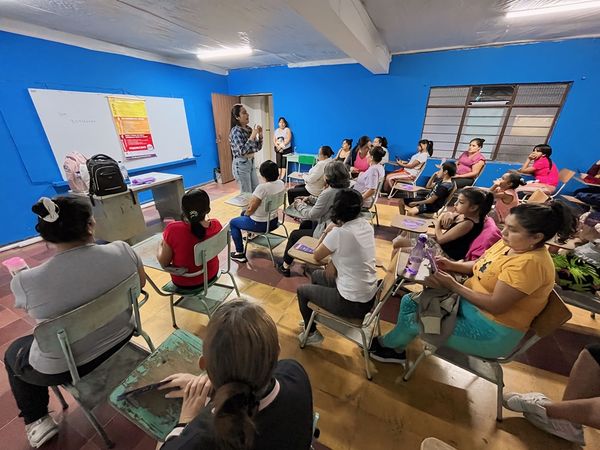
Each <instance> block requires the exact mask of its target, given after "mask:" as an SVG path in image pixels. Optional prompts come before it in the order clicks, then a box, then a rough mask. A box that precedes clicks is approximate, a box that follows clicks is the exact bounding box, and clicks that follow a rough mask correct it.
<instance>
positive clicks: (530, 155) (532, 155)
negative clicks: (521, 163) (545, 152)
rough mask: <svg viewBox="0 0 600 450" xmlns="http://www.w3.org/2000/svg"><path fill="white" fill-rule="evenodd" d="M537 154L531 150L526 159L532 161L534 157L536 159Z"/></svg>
mask: <svg viewBox="0 0 600 450" xmlns="http://www.w3.org/2000/svg"><path fill="white" fill-rule="evenodd" d="M536 157H537V155H536V153H535V152H531V153H530V154H529V155H528V156H527V159H529V160H530V161H533V160H534V159H536Z"/></svg>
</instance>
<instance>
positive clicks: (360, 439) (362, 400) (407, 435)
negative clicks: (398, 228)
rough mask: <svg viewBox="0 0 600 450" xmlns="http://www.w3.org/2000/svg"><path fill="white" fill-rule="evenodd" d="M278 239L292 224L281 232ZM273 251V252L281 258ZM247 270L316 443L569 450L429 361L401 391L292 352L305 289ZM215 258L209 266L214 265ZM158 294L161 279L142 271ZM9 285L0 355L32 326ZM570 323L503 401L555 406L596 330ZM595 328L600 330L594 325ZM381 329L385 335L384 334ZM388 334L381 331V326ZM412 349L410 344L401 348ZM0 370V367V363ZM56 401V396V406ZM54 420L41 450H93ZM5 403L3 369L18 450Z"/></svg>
mask: <svg viewBox="0 0 600 450" xmlns="http://www.w3.org/2000/svg"><path fill="white" fill-rule="evenodd" d="M206 190H207V191H208V192H209V194H210V196H211V199H212V201H213V204H212V213H211V215H212V216H213V217H218V218H219V219H221V221H222V222H225V221H227V220H228V219H229V218H231V217H233V216H235V215H237V214H239V209H238V208H235V207H233V206H230V205H227V204H225V203H224V201H223V200H224V199H226V198H229V197H231V196H233V195H234V194H235V192H236V191H237V189H236V187H235V185H234V183H229V184H227V185H216V184H211V185H208V186H207V187H206ZM392 205H393V200H387V199H382V200H381V202H380V208H379V210H380V215H381V224H382V226H381V227H378V228H377V229H376V242H377V262H378V263H379V264H382V265H385V262H386V261H387V260H388V259H389V254H390V240H391V239H392V238H393V237H394V236H395V234H396V232H395V230H394V229H393V228H391V227H389V226H386V225H387V224H389V223H390V219H391V217H392V216H393V215H394V214H395V212H396V208H395V207H393V206H392ZM144 214H145V217H146V220H147V222H148V223H149V224H150V225H152V226H153V228H154V227H159V226H160V224H159V222H158V215H157V213H156V211H155V210H154V209H153V208H147V209H146V210H145V213H144ZM288 226H289V228H290V229H293V228H295V227H296V226H297V224H296V223H295V222H293V221H290V222H289V223H288ZM282 250H283V248H282V247H279V248H278V249H277V250H276V254H277V255H281V252H282ZM17 254H18V255H19V256H21V257H23V258H24V259H25V260H26V261H27V262H28V263H29V265H30V266H35V265H38V264H40V263H42V262H43V261H45V260H46V259H47V258H49V257H50V256H52V254H53V250H52V249H51V248H50V247H48V246H47V245H46V244H45V243H41V242H40V243H36V244H34V245H30V246H28V247H25V248H20V249H13V250H10V251H7V252H4V253H2V254H0V260H3V259H6V258H9V257H11V256H14V255H17ZM250 256H251V257H250V262H249V263H248V264H240V265H238V264H235V263H234V267H233V269H234V272H235V276H236V280H238V283H239V286H240V289H241V290H242V292H243V294H244V296H246V297H249V298H251V299H255V300H256V301H259V302H261V303H262V304H263V306H264V307H265V308H266V309H267V311H268V312H269V313H270V314H271V315H272V317H273V319H274V320H275V322H276V323H277V326H278V329H279V331H280V341H281V348H282V351H281V354H282V357H293V358H296V359H298V360H299V361H301V362H302V364H303V365H304V366H305V367H306V369H307V371H308V372H309V375H310V377H311V382H312V385H313V394H314V401H315V409H316V410H317V411H319V412H320V414H321V422H320V428H321V430H322V435H321V439H320V441H321V443H323V444H325V445H327V446H329V447H330V448H332V449H336V450H337V449H367V448H368V449H379V448H381V449H388V448H389V449H391V448H400V446H401V444H400V443H403V444H402V448H418V445H419V443H420V441H421V440H422V439H424V438H425V437H428V436H436V437H438V438H440V439H443V440H445V441H446V442H448V443H450V444H452V445H454V446H456V447H458V448H461V449H465V450H466V449H471V448H483V447H486V448H487V447H491V448H496V449H505V448H506V449H508V448H510V449H512V448H515V449H525V448H545V449H548V450H550V449H559V448H561V449H562V448H572V447H571V446H570V445H569V444H567V443H565V442H564V441H561V440H559V439H556V438H552V437H550V436H548V435H546V434H544V433H542V432H540V431H537V430H536V429H534V428H533V427H531V426H530V425H529V424H528V423H526V422H525V421H524V420H523V419H522V418H518V417H516V415H514V414H512V415H511V414H507V416H509V417H508V418H507V419H506V420H505V421H504V422H503V423H501V424H497V423H496V421H495V420H494V411H495V410H494V406H493V405H494V401H495V400H494V399H495V394H494V388H493V386H492V385H490V384H489V383H487V382H486V381H484V380H481V379H478V378H476V377H474V376H472V375H470V374H467V373H466V372H463V371H461V370H460V369H457V368H455V367H452V366H450V365H448V364H446V363H444V362H442V361H440V360H437V359H435V358H430V359H429V360H427V361H425V362H424V363H423V364H422V367H420V368H419V370H418V371H417V373H416V374H415V377H414V379H412V380H411V381H410V382H409V383H404V382H402V381H400V380H401V378H400V376H401V369H399V368H398V367H397V366H393V367H390V366H386V365H381V364H375V365H374V371H375V378H374V380H373V382H368V381H366V379H365V378H364V375H363V369H362V362H361V355H360V353H359V351H358V349H357V348H356V347H354V346H352V345H350V344H349V343H347V342H346V341H344V340H342V339H341V338H339V337H337V336H335V335H333V334H331V333H328V332H327V331H324V334H325V336H326V338H327V339H326V341H325V343H324V344H323V345H322V346H321V347H320V348H307V349H306V350H300V349H299V348H298V345H297V341H296V338H295V336H296V334H297V332H298V330H297V325H296V324H297V322H298V319H299V313H298V309H297V304H296V300H295V298H294V294H295V290H296V287H297V286H298V285H300V284H302V283H306V282H307V279H306V278H304V277H303V276H302V267H301V266H299V265H296V266H294V268H293V273H292V277H291V278H285V277H283V276H281V275H280V274H279V273H278V272H277V271H276V270H274V268H273V267H272V264H271V260H270V258H269V257H268V255H267V254H266V253H265V252H263V251H261V250H258V249H252V250H251V253H250ZM223 259H224V258H221V261H222V262H223ZM148 273H149V275H150V276H151V277H152V278H153V279H154V280H155V281H156V282H157V283H158V284H159V285H160V283H161V282H164V281H166V280H167V278H166V276H165V274H163V273H159V272H156V271H152V270H148ZM9 283H10V275H9V274H8V272H7V271H6V270H5V269H4V268H2V269H1V270H0V356H2V357H3V356H4V352H5V351H6V348H7V347H8V345H9V344H10V342H11V341H12V340H14V339H15V338H16V337H18V336H21V335H24V334H27V333H31V330H32V327H33V325H34V322H33V320H31V319H30V318H29V317H28V316H27V315H26V314H25V313H24V312H23V311H20V310H17V309H14V308H13V298H12V295H11V293H10V287H9ZM397 310H398V302H397V300H393V299H392V300H391V301H390V302H389V303H388V307H387V308H386V311H384V314H383V317H384V319H385V320H387V321H389V322H394V321H395V318H396V315H397ZM572 310H573V313H574V318H573V320H572V321H571V323H570V324H569V325H568V326H567V327H565V328H563V329H561V330H559V331H558V332H557V333H555V334H554V335H553V336H551V337H549V338H547V339H544V340H542V341H541V342H540V343H539V344H538V345H536V346H535V347H533V348H532V349H531V350H530V351H529V352H528V353H527V354H526V355H524V356H523V358H522V359H521V361H520V363H512V364H510V365H508V366H507V368H506V369H505V378H506V384H507V387H508V388H510V389H511V390H522V391H526V390H532V389H534V390H539V391H543V392H546V393H547V394H549V395H550V396H551V397H553V398H559V397H560V394H561V393H562V389H563V387H564V385H565V382H566V378H565V376H566V375H568V371H569V369H570V367H571V365H572V363H573V361H574V359H575V358H576V356H577V354H578V352H579V351H580V349H581V348H582V347H583V346H584V345H585V344H586V343H588V342H590V341H591V340H595V341H598V340H599V336H600V333H599V332H598V323H597V322H596V321H594V320H592V319H590V318H589V315H588V314H587V313H585V312H583V311H581V310H577V309H575V308H573V309H572ZM177 318H178V322H179V324H180V326H181V327H182V328H184V329H187V330H189V331H192V332H194V333H196V334H197V335H199V336H201V337H202V335H203V330H204V327H205V325H206V317H204V316H201V315H198V314H193V313H190V312H187V311H179V310H178V311H177ZM142 319H143V324H144V327H145V329H146V331H148V332H149V334H150V335H151V337H152V339H153V341H154V342H155V344H159V343H160V342H162V340H163V339H164V338H165V337H166V336H167V335H168V334H169V333H170V332H171V331H172V328H171V326H170V318H169V314H168V307H167V305H166V304H165V302H164V299H162V298H159V297H158V296H157V295H151V298H150V301H149V302H148V304H146V305H145V306H144V308H142ZM598 320H600V319H598ZM384 326H386V325H385V324H384ZM387 326H390V325H387ZM415 348H418V344H415V346H413V347H411V349H415ZM0 365H2V366H3V363H2V362H0ZM67 398H68V396H67ZM69 404H70V408H69V409H68V410H67V411H64V412H63V411H60V407H59V404H58V402H57V400H56V399H55V398H54V396H52V395H51V408H52V409H53V410H54V411H55V412H54V415H55V417H56V418H57V419H60V420H61V432H60V434H59V437H58V438H57V439H54V440H53V441H52V442H51V443H49V444H48V445H47V446H45V447H44V448H48V449H61V450H62V449H78V448H83V449H96V448H101V447H102V445H101V444H102V443H101V441H100V440H99V438H98V436H96V435H95V433H94V431H93V429H92V428H91V426H90V425H89V423H88V422H87V420H86V419H85V417H84V416H83V413H82V411H81V409H80V408H78V407H77V406H76V404H75V402H74V401H73V400H72V399H70V400H69ZM97 412H98V416H99V418H100V421H101V422H102V423H103V424H104V425H106V430H107V432H108V433H109V435H110V436H111V438H112V439H113V440H114V441H115V442H116V444H117V446H116V448H119V449H120V448H122V449H136V450H137V449H139V450H141V449H151V448H154V447H155V442H154V441H153V440H152V439H150V438H149V437H147V436H146V435H144V433H143V432H142V431H140V430H139V429H138V428H137V427H135V426H134V425H132V424H130V423H129V422H128V421H127V420H125V419H124V418H123V417H122V416H120V415H119V414H117V413H116V412H115V411H114V410H113V409H112V408H111V407H109V406H108V405H101V406H99V407H98V411H97ZM17 414H18V411H17V408H16V405H15V403H14V399H13V398H12V395H11V393H10V389H9V386H8V381H7V378H6V373H5V370H4V367H1V368H0V442H2V443H4V445H3V444H0V448H8V449H11V450H12V449H15V450H18V449H25V448H29V447H28V445H27V441H26V438H25V434H24V429H23V423H22V420H21V419H20V418H18V417H17ZM599 434H600V433H598V432H597V431H592V430H587V431H586V437H587V439H588V446H589V448H594V445H595V446H596V448H600V436H599Z"/></svg>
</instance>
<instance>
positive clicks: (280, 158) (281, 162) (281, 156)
mask: <svg viewBox="0 0 600 450" xmlns="http://www.w3.org/2000/svg"><path fill="white" fill-rule="evenodd" d="M292 151H293V149H292V147H290V148H286V149H285V150H283V151H281V152H278V151H277V150H275V162H276V163H277V167H279V168H280V169H285V166H286V163H287V158H286V157H285V155H289V154H290V153H292Z"/></svg>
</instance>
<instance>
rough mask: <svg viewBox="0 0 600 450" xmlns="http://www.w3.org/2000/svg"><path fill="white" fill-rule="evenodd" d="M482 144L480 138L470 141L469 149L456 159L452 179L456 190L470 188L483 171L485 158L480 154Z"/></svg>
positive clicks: (483, 140)
mask: <svg viewBox="0 0 600 450" xmlns="http://www.w3.org/2000/svg"><path fill="white" fill-rule="evenodd" d="M484 142H485V139H481V138H475V139H471V142H469V149H468V150H467V151H466V152H464V153H463V154H462V155H460V158H458V161H457V166H456V176H454V177H453V178H452V179H453V180H454V183H456V188H457V189H461V188H464V187H465V186H471V185H472V184H473V183H474V182H475V178H477V177H478V176H479V174H480V173H481V171H482V170H483V166H485V156H483V155H482V154H481V148H482V147H483V143H484Z"/></svg>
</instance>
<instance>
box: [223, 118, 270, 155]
mask: <svg viewBox="0 0 600 450" xmlns="http://www.w3.org/2000/svg"><path fill="white" fill-rule="evenodd" d="M251 134H252V129H251V128H250V127H241V126H239V125H236V126H235V127H233V128H232V129H231V131H230V132H229V145H230V146H231V154H232V155H233V157H234V158H239V157H244V156H248V155H249V154H251V153H255V152H257V151H259V150H260V149H261V148H262V144H263V140H262V138H261V139H258V140H253V139H252V140H251V139H250V135H251Z"/></svg>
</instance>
